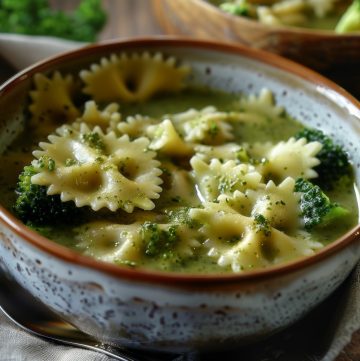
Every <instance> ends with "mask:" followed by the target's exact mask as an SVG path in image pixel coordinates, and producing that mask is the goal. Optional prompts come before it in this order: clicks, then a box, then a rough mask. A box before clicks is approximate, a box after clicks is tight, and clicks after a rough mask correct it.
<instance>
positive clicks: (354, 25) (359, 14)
mask: <svg viewBox="0 0 360 361" xmlns="http://www.w3.org/2000/svg"><path fill="white" fill-rule="evenodd" d="M352 31H360V0H354V1H353V2H352V4H351V5H350V6H349V7H348V8H347V10H346V11H345V13H344V14H343V15H342V17H341V18H340V20H339V21H338V23H337V25H336V27H335V32H336V33H340V34H341V33H350V32H352Z"/></svg>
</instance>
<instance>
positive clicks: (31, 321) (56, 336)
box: [0, 274, 181, 361]
mask: <svg viewBox="0 0 360 361" xmlns="http://www.w3.org/2000/svg"><path fill="white" fill-rule="evenodd" d="M0 284H1V293H0V311H2V312H3V313H4V314H5V315H6V316H7V317H8V319H10V320H11V321H12V322H13V323H15V324H16V325H17V326H18V327H20V328H21V329H23V330H25V331H27V332H28V333H30V334H32V335H35V336H38V337H41V338H43V339H46V340H50V341H53V342H56V343H61V344H64V345H69V346H74V347H80V348H84V349H89V350H92V351H97V352H101V353H103V354H105V355H108V356H111V357H112V358H113V359H115V360H120V361H170V360H174V359H176V358H177V357H178V356H179V355H169V354H167V355H165V354H149V355H143V354H140V351H138V352H136V351H132V350H128V349H125V348H120V347H113V346H110V345H106V344H103V343H101V342H99V341H97V340H96V339H94V338H92V337H91V336H89V335H87V334H85V333H83V332H81V331H80V330H78V329H77V328H75V327H74V326H72V325H71V324H69V323H67V322H65V321H63V320H61V319H60V318H59V317H58V316H56V315H55V314H54V313H53V312H51V311H49V310H47V309H45V307H44V306H43V305H42V304H40V303H39V302H38V301H37V300H36V299H35V298H33V297H32V296H31V295H29V294H28V293H27V292H26V291H25V290H22V289H21V288H20V287H19V286H18V285H16V284H15V283H13V282H11V281H9V280H7V279H5V278H3V277H2V276H1V274H0ZM180 359H181V358H180Z"/></svg>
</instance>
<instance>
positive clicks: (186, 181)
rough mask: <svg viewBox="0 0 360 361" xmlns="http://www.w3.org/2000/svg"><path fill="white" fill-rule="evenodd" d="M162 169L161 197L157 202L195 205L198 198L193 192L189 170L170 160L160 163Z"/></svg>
mask: <svg viewBox="0 0 360 361" xmlns="http://www.w3.org/2000/svg"><path fill="white" fill-rule="evenodd" d="M160 168H161V170H162V171H163V173H162V175H161V178H162V180H163V184H162V188H163V191H162V193H161V199H160V200H159V201H158V202H157V203H158V205H159V204H173V205H179V203H180V204H187V205H189V206H191V205H197V204H198V199H197V197H196V194H195V187H194V182H193V179H192V177H191V176H190V174H189V172H188V171H186V170H185V169H182V168H181V167H178V166H176V165H175V164H173V163H172V162H170V161H163V162H162V163H161V167H160Z"/></svg>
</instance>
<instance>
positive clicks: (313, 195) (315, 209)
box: [294, 178, 349, 230]
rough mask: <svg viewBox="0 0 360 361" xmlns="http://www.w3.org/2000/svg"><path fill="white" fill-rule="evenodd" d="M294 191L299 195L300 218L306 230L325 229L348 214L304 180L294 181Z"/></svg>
mask: <svg viewBox="0 0 360 361" xmlns="http://www.w3.org/2000/svg"><path fill="white" fill-rule="evenodd" d="M294 191H295V192H300V193H301V198H300V210H301V217H302V218H303V222H304V227H305V229H307V230H311V229H313V228H314V227H326V226H327V225H329V224H330V223H332V222H333V221H335V220H337V219H339V218H342V217H344V216H346V215H348V214H349V211H348V210H347V209H345V208H343V207H341V206H339V205H338V204H337V203H332V202H331V201H330V199H329V198H328V197H327V195H326V194H325V193H324V192H323V191H322V190H321V188H320V187H319V186H317V185H315V184H312V183H311V182H309V181H307V180H305V179H302V178H299V179H297V180H296V183H295V189H294Z"/></svg>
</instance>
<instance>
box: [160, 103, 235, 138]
mask: <svg viewBox="0 0 360 361" xmlns="http://www.w3.org/2000/svg"><path fill="white" fill-rule="evenodd" d="M167 117H168V118H169V119H170V120H171V121H172V122H173V124H174V126H175V128H176V129H177V131H178V132H179V134H180V135H181V136H182V137H183V138H184V140H185V141H186V142H192V143H204V144H222V143H224V142H226V141H228V140H231V139H233V138H234V135H233V133H232V126H231V125H230V124H229V122H228V121H229V120H230V118H231V115H229V113H225V112H219V111H218V110H217V109H216V108H215V107H212V106H209V107H206V108H203V109H201V110H195V109H189V110H187V111H185V112H182V113H178V114H171V115H168V116H167Z"/></svg>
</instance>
